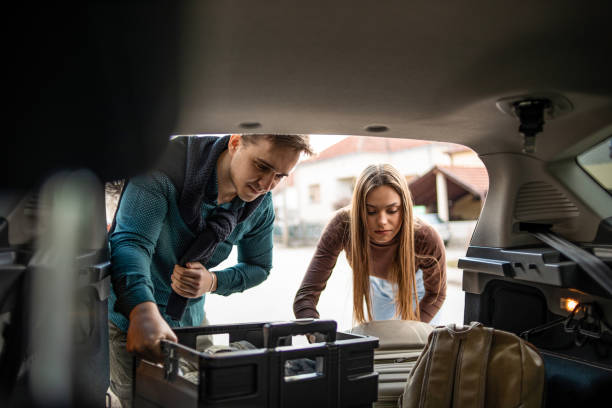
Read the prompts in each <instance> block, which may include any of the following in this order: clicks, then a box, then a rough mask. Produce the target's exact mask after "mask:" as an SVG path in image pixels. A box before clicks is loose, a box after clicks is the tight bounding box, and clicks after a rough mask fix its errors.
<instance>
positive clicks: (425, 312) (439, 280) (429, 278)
mask: <svg viewBox="0 0 612 408" xmlns="http://www.w3.org/2000/svg"><path fill="white" fill-rule="evenodd" d="M414 246H415V251H416V254H417V267H418V268H420V269H421V270H422V271H423V283H424V285H425V296H423V299H421V301H420V303H419V309H420V314H421V321H423V322H427V323H429V322H430V321H431V319H433V318H434V316H435V315H436V313H438V311H439V310H440V308H441V307H442V304H443V303H444V300H445V299H446V250H445V248H444V243H443V242H442V239H441V238H440V235H438V232H437V231H436V230H435V229H434V228H433V227H431V226H429V225H427V224H424V223H423V224H421V226H420V228H417V229H416V231H415V243H414Z"/></svg>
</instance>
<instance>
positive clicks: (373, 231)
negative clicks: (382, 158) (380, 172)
mask: <svg viewBox="0 0 612 408" xmlns="http://www.w3.org/2000/svg"><path fill="white" fill-rule="evenodd" d="M366 218H367V223H366V224H367V229H368V236H369V237H370V239H371V240H372V241H373V242H375V243H377V244H385V243H387V242H389V241H391V240H392V239H393V238H395V236H396V235H397V233H398V232H399V230H400V228H401V226H402V199H401V197H400V195H399V194H397V193H396V192H395V190H394V189H393V188H392V187H389V186H379V187H376V188H375V189H373V190H372V191H370V192H369V193H368V195H366Z"/></svg>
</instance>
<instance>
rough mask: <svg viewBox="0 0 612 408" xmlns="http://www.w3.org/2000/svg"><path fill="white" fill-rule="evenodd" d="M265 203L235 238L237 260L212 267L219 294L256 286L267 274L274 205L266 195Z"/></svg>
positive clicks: (270, 257)
mask: <svg viewBox="0 0 612 408" xmlns="http://www.w3.org/2000/svg"><path fill="white" fill-rule="evenodd" d="M260 205H261V206H265V207H264V208H263V212H262V213H261V215H260V216H259V219H258V220H257V222H256V223H255V225H254V226H253V228H251V230H250V231H249V232H248V233H247V234H245V235H244V236H243V237H242V239H241V240H240V241H239V242H238V263H237V264H236V265H234V266H232V267H229V268H226V269H223V270H220V271H215V274H216V277H217V283H216V285H217V288H216V291H215V293H216V294H218V295H224V296H227V295H230V294H232V293H235V292H242V291H244V290H246V289H249V288H252V287H253V286H257V285H259V284H260V283H262V282H263V281H265V280H266V279H267V278H268V275H269V273H270V269H272V248H273V242H272V232H273V228H274V207H273V204H272V198H271V196H270V195H268V196H267V197H266V198H265V199H264V200H263V202H262V203H261V204H260Z"/></svg>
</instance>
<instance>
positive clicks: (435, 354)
mask: <svg viewBox="0 0 612 408" xmlns="http://www.w3.org/2000/svg"><path fill="white" fill-rule="evenodd" d="M458 352H459V342H458V341H456V339H455V338H453V337H452V336H450V335H449V333H448V332H447V331H446V328H444V327H442V328H437V329H435V330H434V331H433V332H432V337H431V351H430V353H429V356H428V357H429V358H428V359H427V361H426V363H425V364H426V365H425V375H424V376H423V385H422V386H421V395H420V396H419V399H418V400H419V405H418V406H419V408H439V407H450V406H451V401H452V397H453V381H449V378H453V377H454V375H455V367H456V362H457V358H456V356H457V353H458Z"/></svg>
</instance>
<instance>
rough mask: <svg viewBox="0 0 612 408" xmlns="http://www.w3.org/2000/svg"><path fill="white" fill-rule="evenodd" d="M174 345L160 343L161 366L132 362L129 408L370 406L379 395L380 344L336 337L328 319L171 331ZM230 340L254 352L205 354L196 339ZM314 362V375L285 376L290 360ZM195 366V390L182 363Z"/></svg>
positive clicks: (343, 335) (350, 336)
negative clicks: (302, 341) (294, 340)
mask: <svg viewBox="0 0 612 408" xmlns="http://www.w3.org/2000/svg"><path fill="white" fill-rule="evenodd" d="M175 333H176V334H177V336H178V339H179V343H178V344H177V343H173V342H162V349H163V351H164V354H165V356H166V358H165V361H164V363H163V364H153V363H150V362H148V361H145V360H139V359H136V360H135V366H134V375H135V381H134V406H135V407H136V408H142V407H177V408H182V407H194V408H195V407H223V408H227V407H292V408H293V407H295V408H299V407H308V408H311V407H371V406H372V403H373V402H374V401H376V398H377V394H378V373H376V372H374V363H373V361H374V349H375V348H376V347H378V339H376V338H374V337H368V336H361V335H356V334H348V333H342V332H336V322H335V321H333V320H308V321H292V322H272V323H246V324H231V325H222V326H204V327H190V328H181V329H176V330H175ZM306 333H321V334H323V335H325V337H326V341H325V342H321V343H314V344H310V345H305V346H293V345H291V336H293V335H300V334H306ZM208 334H229V341H230V342H236V341H240V340H246V341H248V342H250V343H251V344H253V345H254V346H255V347H256V348H255V349H253V350H241V351H233V352H231V353H220V354H214V355H208V354H205V353H200V352H198V351H196V350H195V346H196V338H197V336H200V335H208ZM297 359H311V361H312V362H314V363H315V366H316V369H315V372H312V373H308V374H297V375H286V371H285V366H286V364H287V362H288V361H292V360H297ZM180 360H182V361H183V362H190V363H192V364H195V365H196V366H197V367H198V371H197V372H198V375H197V377H198V378H197V384H196V383H195V382H192V381H189V380H187V379H186V378H184V377H183V376H182V375H181V374H180V371H179V369H178V367H179V361H180Z"/></svg>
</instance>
